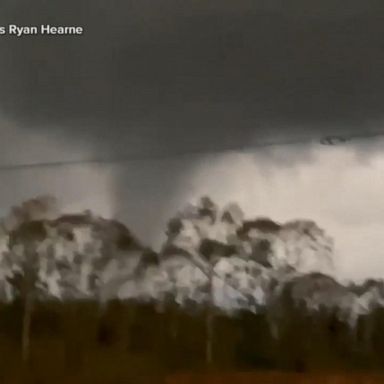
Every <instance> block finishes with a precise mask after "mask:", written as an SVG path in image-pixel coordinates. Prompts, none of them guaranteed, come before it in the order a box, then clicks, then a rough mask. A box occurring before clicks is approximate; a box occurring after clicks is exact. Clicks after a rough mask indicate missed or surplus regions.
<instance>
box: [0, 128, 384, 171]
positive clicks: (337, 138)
mask: <svg viewBox="0 0 384 384" xmlns="http://www.w3.org/2000/svg"><path fill="white" fill-rule="evenodd" d="M378 137H384V131H377V132H367V133H360V134H359V133H348V134H336V135H328V136H324V137H322V138H320V139H317V140H316V139H311V138H303V139H292V140H281V141H270V142H259V143H254V144H247V145H244V146H240V145H238V146H233V147H226V148H220V149H217V148H212V149H208V148H207V149H195V150H187V151H182V152H173V153H167V154H157V155H156V154H154V155H140V154H136V155H135V154H132V155H121V156H115V157H104V158H103V157H100V158H89V159H74V160H60V161H43V162H36V163H18V164H0V171H13V170H24V169H32V168H55V167H67V166H75V165H82V164H114V163H115V164H116V163H124V162H130V161H139V160H164V159H172V158H180V157H186V156H195V155H204V154H217V153H224V152H232V151H249V150H252V149H257V148H267V147H275V146H288V145H298V144H310V143H312V144H321V145H327V146H335V145H340V144H345V143H347V142H350V141H352V140H355V139H357V140H361V139H369V138H378Z"/></svg>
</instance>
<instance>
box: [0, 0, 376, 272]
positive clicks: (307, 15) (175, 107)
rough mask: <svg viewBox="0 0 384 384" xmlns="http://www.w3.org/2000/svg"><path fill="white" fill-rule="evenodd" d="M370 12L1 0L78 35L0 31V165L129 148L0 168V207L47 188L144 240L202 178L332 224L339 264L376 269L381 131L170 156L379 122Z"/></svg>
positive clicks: (255, 203) (339, 7)
mask: <svg viewBox="0 0 384 384" xmlns="http://www.w3.org/2000/svg"><path fill="white" fill-rule="evenodd" d="M383 16H384V3H383V2H382V0H365V1H357V0H356V1H355V0H345V1H342V0H332V1H331V0H314V1H304V0H292V1H290V2H289V3H287V2H285V1H281V0H265V1H255V0H252V1H251V0H247V1H246V0H236V1H229V0H228V1H227V0H204V1H201V0H193V1H182V2H181V1H178V0H162V1H155V0H135V1H130V0H117V1H113V2H111V1H106V0H104V1H101V0H93V1H90V0H88V1H85V0H68V1H65V2H58V1H47V0H34V1H33V2H31V1H27V0H4V1H2V2H1V4H0V25H7V24H9V23H14V24H18V25H19V26H26V25H27V26H28V25H29V26H30V25H38V24H41V23H47V24H51V25H64V26H71V25H79V26H82V27H83V28H84V30H85V34H84V35H83V36H80V37H79V36H67V37H46V36H45V37H44V36H30V37H23V38H16V37H11V36H0V132H1V143H0V166H4V165H15V164H25V163H27V164H28V163H41V162H43V163H45V162H52V161H55V162H56V161H62V160H63V161H66V160H82V159H90V158H100V157H103V158H113V157H116V156H128V157H129V156H131V157H135V158H136V160H135V161H132V162H128V163H124V165H111V164H109V165H108V164H106V165H101V166H96V165H95V164H94V165H83V166H79V165H72V166H71V167H69V166H67V167H61V168H52V167H51V168H49V167H41V168H33V169H28V170H27V169H25V170H22V169H19V170H2V171H1V172H0V182H1V184H0V185H1V188H0V208H1V210H2V211H3V212H5V211H6V210H7V209H8V208H9V205H10V204H14V203H16V202H18V201H19V200H22V199H25V198H28V197H30V196H32V195H36V194H37V193H45V192H52V193H55V194H56V195H58V196H59V197H60V198H62V200H63V202H64V204H65V206H66V208H68V209H82V208H83V207H84V208H85V207H90V208H92V209H95V210H98V211H99V212H101V213H103V214H105V215H114V216H118V217H120V218H122V219H124V220H125V221H127V222H128V223H132V224H135V228H133V229H136V230H137V231H138V232H139V233H140V234H144V233H145V234H148V236H149V237H150V238H151V239H153V241H154V242H156V241H158V237H159V231H160V228H162V225H163V224H164V220H165V219H166V217H168V216H169V215H170V214H171V213H172V212H173V210H174V209H175V207H179V206H180V205H181V204H182V202H184V201H185V200H186V199H187V198H189V197H190V196H191V195H193V194H194V193H200V192H209V193H211V194H212V195H215V196H217V198H219V199H222V200H226V199H227V198H228V199H233V198H236V199H237V200H239V201H240V202H242V204H243V205H244V207H245V208H246V209H247V210H249V212H251V213H255V214H258V213H264V214H268V215H269V214H270V215H271V216H273V218H276V219H281V220H285V219H288V218H292V217H296V216H306V217H310V218H314V219H316V220H318V221H319V223H320V224H322V225H323V226H324V227H325V228H326V229H328V230H329V232H330V234H331V235H332V236H334V237H337V244H338V247H339V248H340V252H339V253H340V254H341V256H340V257H341V259H340V260H343V261H341V267H340V268H341V270H342V271H343V272H340V273H344V274H347V275H356V276H357V275H359V274H360V275H364V274H381V275H382V276H383V277H384V262H382V261H381V258H380V257H381V255H379V254H378V251H377V250H378V249H380V247H379V246H378V244H380V240H379V238H380V237H381V233H382V229H383V228H382V226H383V225H384V213H383V210H382V209H381V208H380V196H381V195H382V192H384V190H383V185H382V181H381V176H380V175H381V174H382V171H383V170H382V166H383V165H382V160H380V159H381V157H380V156H381V154H382V145H381V144H382V143H381V142H379V143H378V142H373V141H372V140H371V142H370V143H369V144H367V145H348V147H342V148H340V149H336V151H334V150H333V149H332V150H331V152H329V151H328V149H324V148H323V147H321V148H323V149H324V152H323V153H322V154H320V155H319V154H318V151H317V150H315V152H314V153H315V154H316V155H314V153H312V152H310V150H309V148H308V147H306V148H304V149H303V148H300V149H297V148H296V149H294V150H292V148H283V147H279V149H278V150H275V151H274V152H273V153H271V152H270V151H262V152H260V153H259V152H258V153H259V154H258V155H257V156H256V157H254V156H253V155H252V156H251V155H244V154H243V155H239V154H238V155H234V154H232V155H228V153H223V154H222V155H220V154H216V155H211V157H210V156H209V155H207V156H208V158H207V157H206V156H204V155H188V156H183V153H186V152H188V153H189V152H196V151H198V152H199V151H202V152H207V153H209V152H211V153H213V152H215V153H218V152H220V151H222V150H226V149H236V148H241V147H247V146H249V145H253V144H257V143H260V142H264V141H273V140H280V139H287V140H292V139H294V138H303V137H305V138H307V137H309V138H319V137H321V136H323V135H326V134H328V133H331V132H332V133H337V132H358V133H362V132H370V131H378V130H383V131H384V127H383V117H384V116H383V112H384V108H383V100H384V49H383V42H382V36H384V23H383ZM179 155H181V157H178V156H179ZM156 156H160V157H161V158H162V160H150V159H149V158H151V157H156ZM212 156H213V157H212ZM228 156H229V157H228ZM165 157H166V158H165ZM140 159H141V160H140ZM207 159H208V161H207ZM255 159H257V161H255ZM218 174H220V175H222V176H218ZM363 181H364V182H363ZM268 194H269V196H267V195H268Z"/></svg>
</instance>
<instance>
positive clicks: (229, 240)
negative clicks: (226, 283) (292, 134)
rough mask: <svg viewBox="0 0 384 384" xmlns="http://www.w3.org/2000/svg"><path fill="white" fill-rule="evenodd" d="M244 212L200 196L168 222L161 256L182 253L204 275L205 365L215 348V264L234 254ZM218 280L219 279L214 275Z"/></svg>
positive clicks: (235, 206)
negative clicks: (205, 300)
mask: <svg viewBox="0 0 384 384" xmlns="http://www.w3.org/2000/svg"><path fill="white" fill-rule="evenodd" d="M242 219H243V213H242V211H241V210H240V208H239V207H238V206H237V205H235V204H229V205H228V206H226V207H224V208H223V209H219V207H218V206H217V205H216V204H215V203H214V202H213V201H212V200H211V199H210V198H209V197H206V196H205V197H202V198H201V199H200V200H199V201H198V202H197V204H195V205H193V204H190V205H188V206H187V207H186V208H185V209H184V210H182V211H181V212H179V214H178V215H177V216H176V217H175V218H173V219H172V220H170V222H169V223H168V229H167V241H166V243H165V245H164V247H163V250H162V252H161V255H163V256H164V255H168V256H169V254H172V253H173V254H183V255H187V258H188V259H189V260H190V262H191V263H192V264H193V265H195V266H196V267H197V268H199V269H200V270H201V271H203V273H204V274H205V275H206V286H207V289H206V290H207V292H208V297H207V304H208V305H207V317H206V332H207V341H206V362H207V365H208V366H210V365H212V363H213V345H214V332H213V330H214V312H215V295H214V284H213V281H214V277H215V276H217V274H216V273H215V264H216V263H217V261H218V260H219V259H220V258H221V257H228V256H231V255H232V254H236V251H237V248H236V239H237V236H236V231H237V229H238V228H239V226H240V225H241V222H242ZM217 277H219V278H221V277H220V276H217Z"/></svg>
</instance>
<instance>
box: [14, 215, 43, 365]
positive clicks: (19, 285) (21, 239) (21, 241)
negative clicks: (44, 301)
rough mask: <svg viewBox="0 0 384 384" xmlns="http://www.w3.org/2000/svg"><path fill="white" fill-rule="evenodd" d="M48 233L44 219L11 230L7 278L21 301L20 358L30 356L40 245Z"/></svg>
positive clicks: (25, 359) (25, 360)
mask: <svg viewBox="0 0 384 384" xmlns="http://www.w3.org/2000/svg"><path fill="white" fill-rule="evenodd" d="M46 236H47V230H46V226H45V223H44V222H43V221H30V222H25V223H22V224H21V225H19V226H18V227H17V228H16V229H14V230H13V231H12V232H11V233H10V237H9V248H10V252H11V256H12V263H13V264H14V267H15V268H14V270H15V271H16V273H15V274H14V276H13V277H12V278H11V279H10V282H11V284H12V286H13V288H14V289H15V293H16V295H18V296H19V297H20V299H21V301H22V303H23V321H22V335H21V350H22V359H23V361H24V362H27V361H28V360H29V356H30V332H31V321H32V313H33V306H34V302H35V300H36V298H37V296H38V294H39V292H40V286H39V270H40V262H41V259H40V254H39V246H40V245H41V243H42V242H43V241H44V239H45V238H46Z"/></svg>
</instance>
